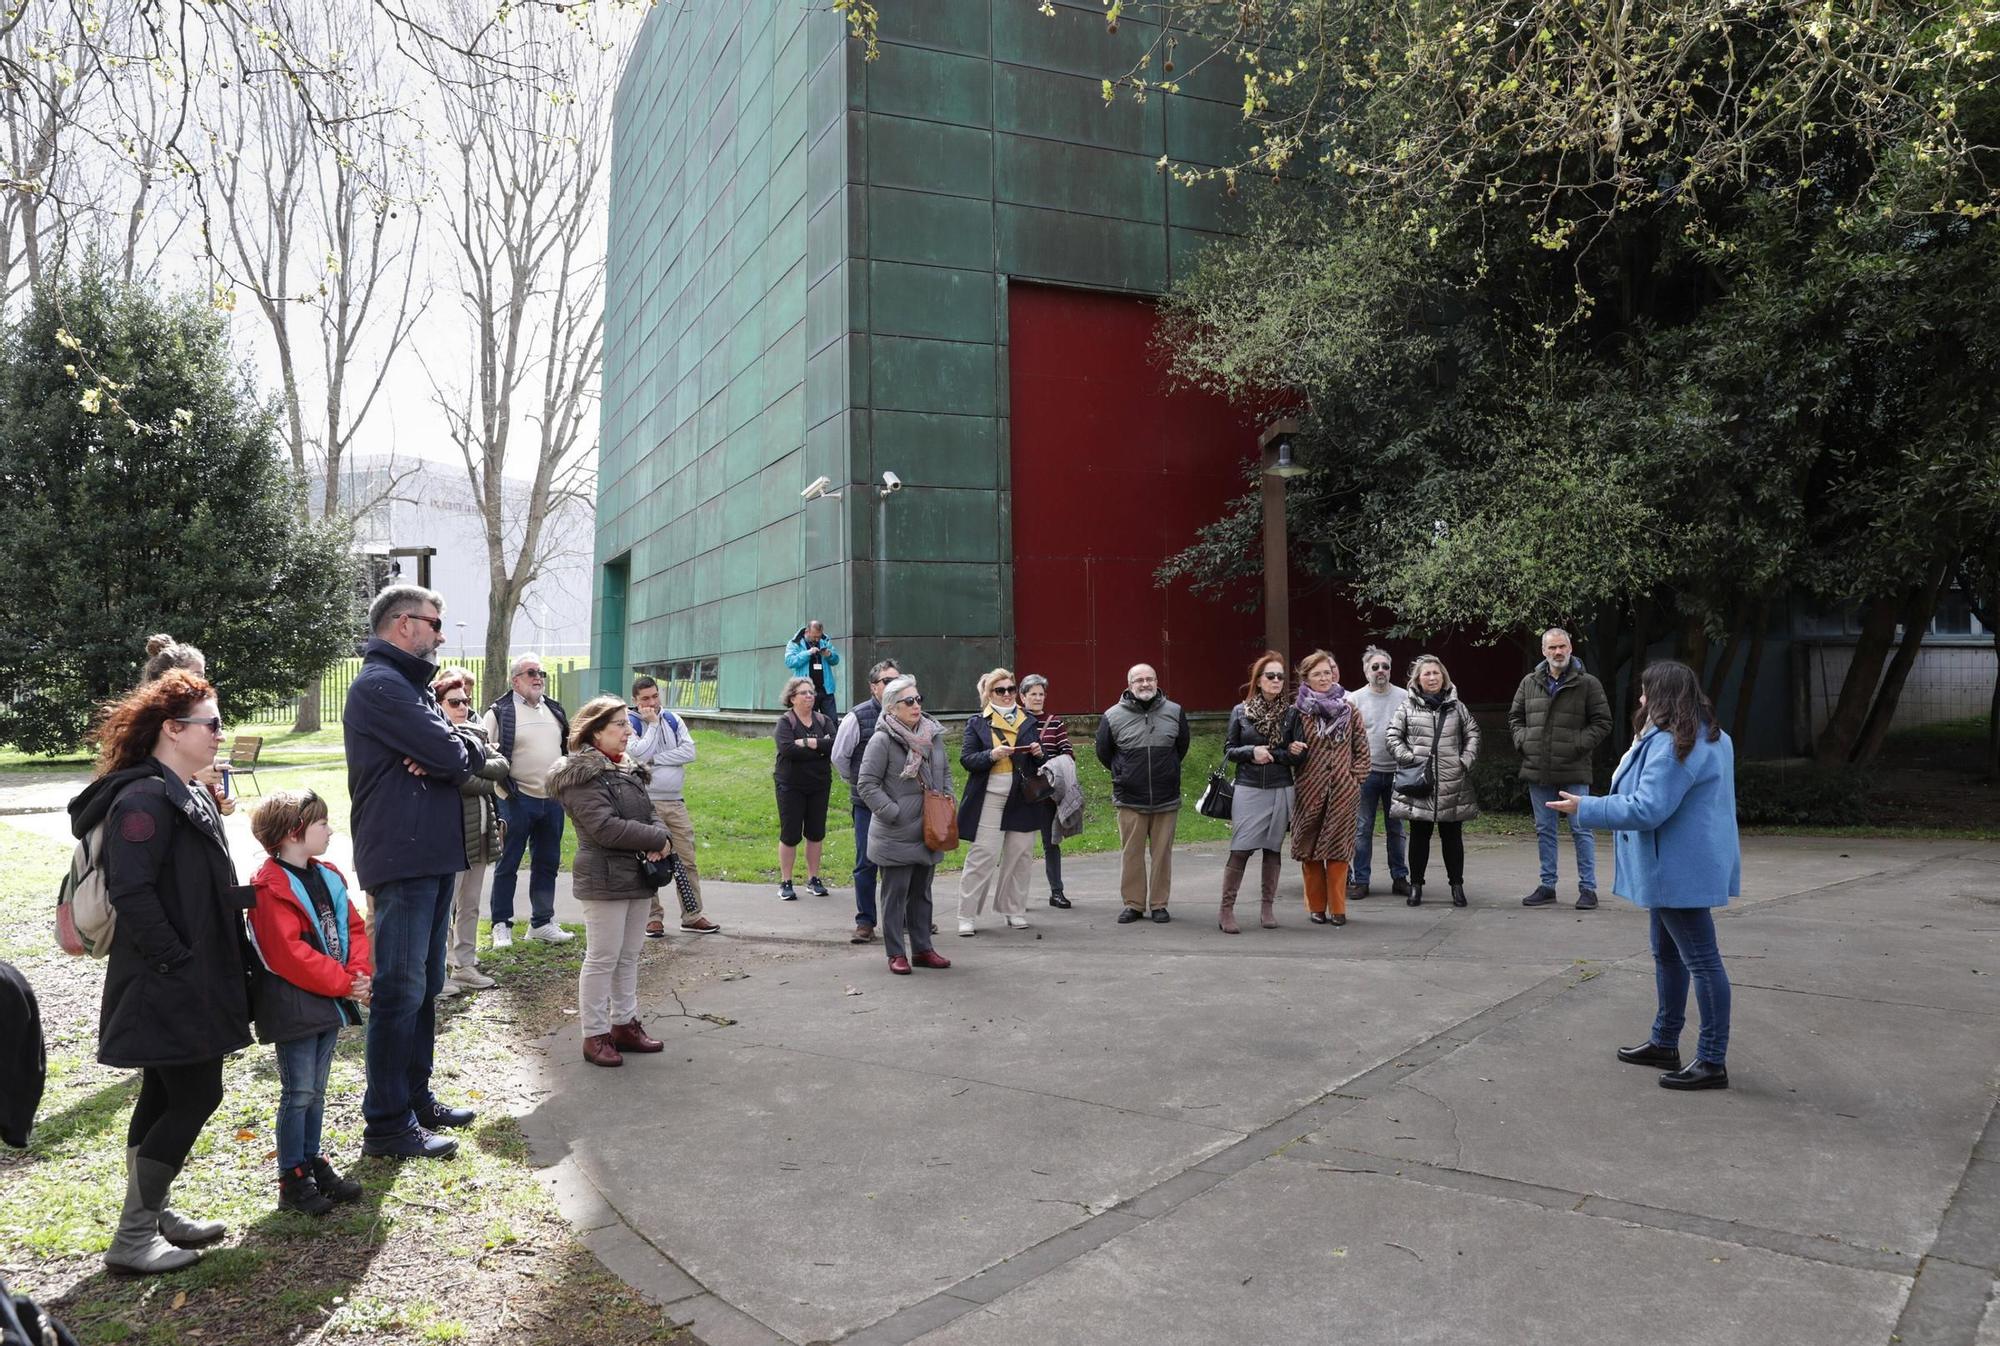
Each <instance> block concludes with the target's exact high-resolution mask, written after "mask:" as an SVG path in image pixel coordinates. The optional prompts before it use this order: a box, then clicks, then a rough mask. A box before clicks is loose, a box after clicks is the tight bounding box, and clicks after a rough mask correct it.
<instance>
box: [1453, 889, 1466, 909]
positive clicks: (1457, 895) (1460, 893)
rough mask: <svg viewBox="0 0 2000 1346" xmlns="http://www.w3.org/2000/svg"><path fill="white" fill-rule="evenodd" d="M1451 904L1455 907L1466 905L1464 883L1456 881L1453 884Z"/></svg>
mask: <svg viewBox="0 0 2000 1346" xmlns="http://www.w3.org/2000/svg"><path fill="white" fill-rule="evenodd" d="M1451 904H1452V905H1453V906H1454V907H1462V906H1464V905H1465V885H1464V884H1462V883H1454V884H1453V885H1452V886H1451Z"/></svg>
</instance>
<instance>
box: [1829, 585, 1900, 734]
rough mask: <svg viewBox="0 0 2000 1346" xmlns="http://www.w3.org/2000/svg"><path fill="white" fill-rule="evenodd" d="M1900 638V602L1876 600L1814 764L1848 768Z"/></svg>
mask: <svg viewBox="0 0 2000 1346" xmlns="http://www.w3.org/2000/svg"><path fill="white" fill-rule="evenodd" d="M1895 636H1896V600H1895V599H1893V598H1886V597H1885V598H1876V599H1873V600H1871V601H1870V602H1869V604H1868V614H1867V616H1865V617H1864V618H1863V619H1862V622H1861V639H1859V640H1857V641H1856V642H1855V643H1854V657H1853V658H1852V659H1851V660H1849V661H1848V664H1847V676H1846V677H1844V678H1842V679H1841V680H1840V697H1839V699H1838V700H1836V701H1835V702H1834V706H1833V714H1831V715H1829V716H1828V717H1827V721H1826V728H1824V729H1822V730H1820V731H1819V739H1818V740H1817V741H1816V742H1815V743H1814V744H1813V760H1814V761H1815V762H1818V763H1819V764H1820V765H1821V766H1845V765H1847V762H1848V759H1849V758H1850V757H1851V756H1852V754H1853V752H1854V744H1855V742H1856V741H1857V740H1858V739H1859V738H1860V737H1861V726H1862V724H1863V723H1864V722H1865V721H1866V720H1867V718H1868V707H1869V706H1870V705H1871V704H1873V702H1874V700H1875V688H1876V685H1877V684H1878V683H1879V682H1880V681H1881V679H1882V660H1883V659H1884V658H1886V657H1887V656H1888V653H1889V643H1890V642H1891V641H1892V640H1894V639H1895Z"/></svg>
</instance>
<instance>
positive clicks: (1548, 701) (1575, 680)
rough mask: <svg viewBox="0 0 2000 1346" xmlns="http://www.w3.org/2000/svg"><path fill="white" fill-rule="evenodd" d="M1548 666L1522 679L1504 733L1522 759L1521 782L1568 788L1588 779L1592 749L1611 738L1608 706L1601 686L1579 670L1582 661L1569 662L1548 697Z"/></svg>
mask: <svg viewBox="0 0 2000 1346" xmlns="http://www.w3.org/2000/svg"><path fill="white" fill-rule="evenodd" d="M1548 678H1549V661H1548V660H1546V659H1544V660H1542V662H1541V663H1539V664H1537V665H1535V671H1534V672H1532V673H1530V674H1529V675H1528V676H1527V677H1525V678H1522V679H1521V685H1520V686H1519V687H1517V688H1515V689H1514V704H1513V705H1511V706H1509V707H1508V708H1507V728H1508V729H1510V730H1512V731H1513V735H1514V748H1515V750H1516V751H1517V752H1519V753H1520V754H1521V779H1522V780H1524V781H1532V782H1534V783H1535V784H1537V785H1573V784H1576V783H1577V782H1579V781H1581V782H1583V783H1585V784H1588V783H1589V781H1590V778H1591V760H1590V759H1591V757H1592V756H1593V755H1594V754H1595V753H1596V752H1597V745H1598V744H1600V743H1602V742H1604V740H1605V739H1607V738H1609V737H1611V701H1610V699H1609V698H1608V697H1606V696H1605V695H1604V684H1603V683H1601V682H1599V681H1598V680H1597V679H1596V678H1594V677H1592V676H1591V675H1590V674H1588V673H1586V672H1584V670H1583V660H1581V659H1571V660H1570V661H1569V667H1567V668H1565V669H1564V670H1563V675H1562V678H1561V680H1560V681H1558V682H1557V683H1556V689H1555V692H1554V693H1553V694H1551V693H1550V692H1549V686H1548Z"/></svg>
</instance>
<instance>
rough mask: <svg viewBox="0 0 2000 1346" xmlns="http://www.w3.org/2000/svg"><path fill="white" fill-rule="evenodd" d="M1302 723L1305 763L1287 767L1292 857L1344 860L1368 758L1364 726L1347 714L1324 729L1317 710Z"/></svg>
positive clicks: (1356, 714) (1356, 716) (1351, 853)
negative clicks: (1337, 725) (1291, 790)
mask: <svg viewBox="0 0 2000 1346" xmlns="http://www.w3.org/2000/svg"><path fill="white" fill-rule="evenodd" d="M1299 718H1300V720H1301V721H1302V722H1303V723H1304V725H1305V734H1304V737H1305V742H1306V760H1305V765H1304V766H1301V767H1297V768H1294V769H1293V772H1292V783H1293V788H1294V797H1293V802H1292V858H1293V859H1294V860H1317V861H1319V862H1320V863H1322V864H1345V863H1347V862H1348V861H1350V860H1352V859H1353V858H1354V821H1355V816H1356V815H1357V814H1358V813H1359V812H1360V808H1361V782H1362V781H1364V780H1366V779H1367V778H1368V772H1369V768H1370V766H1371V764H1372V759H1371V757H1370V754H1369V752H1368V727H1367V726H1366V725H1365V724H1363V723H1362V722H1361V715H1360V713H1359V712H1358V711H1357V712H1353V713H1350V714H1349V715H1348V716H1347V718H1346V720H1344V721H1343V722H1342V723H1341V726H1340V728H1339V730H1338V731H1333V732H1329V730H1328V728H1327V722H1326V721H1325V720H1322V719H1321V718H1320V717H1319V716H1317V715H1302V716H1300V717H1299Z"/></svg>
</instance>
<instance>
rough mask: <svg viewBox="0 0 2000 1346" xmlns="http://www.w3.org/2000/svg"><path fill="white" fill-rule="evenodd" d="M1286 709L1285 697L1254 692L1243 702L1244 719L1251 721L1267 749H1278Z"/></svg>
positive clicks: (1251, 725) (1252, 726)
mask: <svg viewBox="0 0 2000 1346" xmlns="http://www.w3.org/2000/svg"><path fill="white" fill-rule="evenodd" d="M1285 709H1286V707H1285V698H1284V697H1282V696H1265V695H1264V694H1263V693H1262V692H1257V691H1253V692H1251V693H1250V695H1249V697H1248V698H1247V699H1246V700H1245V701H1244V702H1243V718H1244V719H1246V720H1248V721H1250V727H1251V728H1252V729H1255V730H1256V731H1257V737H1258V738H1261V739H1263V740H1264V745H1265V746H1266V747H1276V746H1277V743H1278V731H1279V729H1280V727H1281V726H1282V725H1283V724H1284V719H1285Z"/></svg>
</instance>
